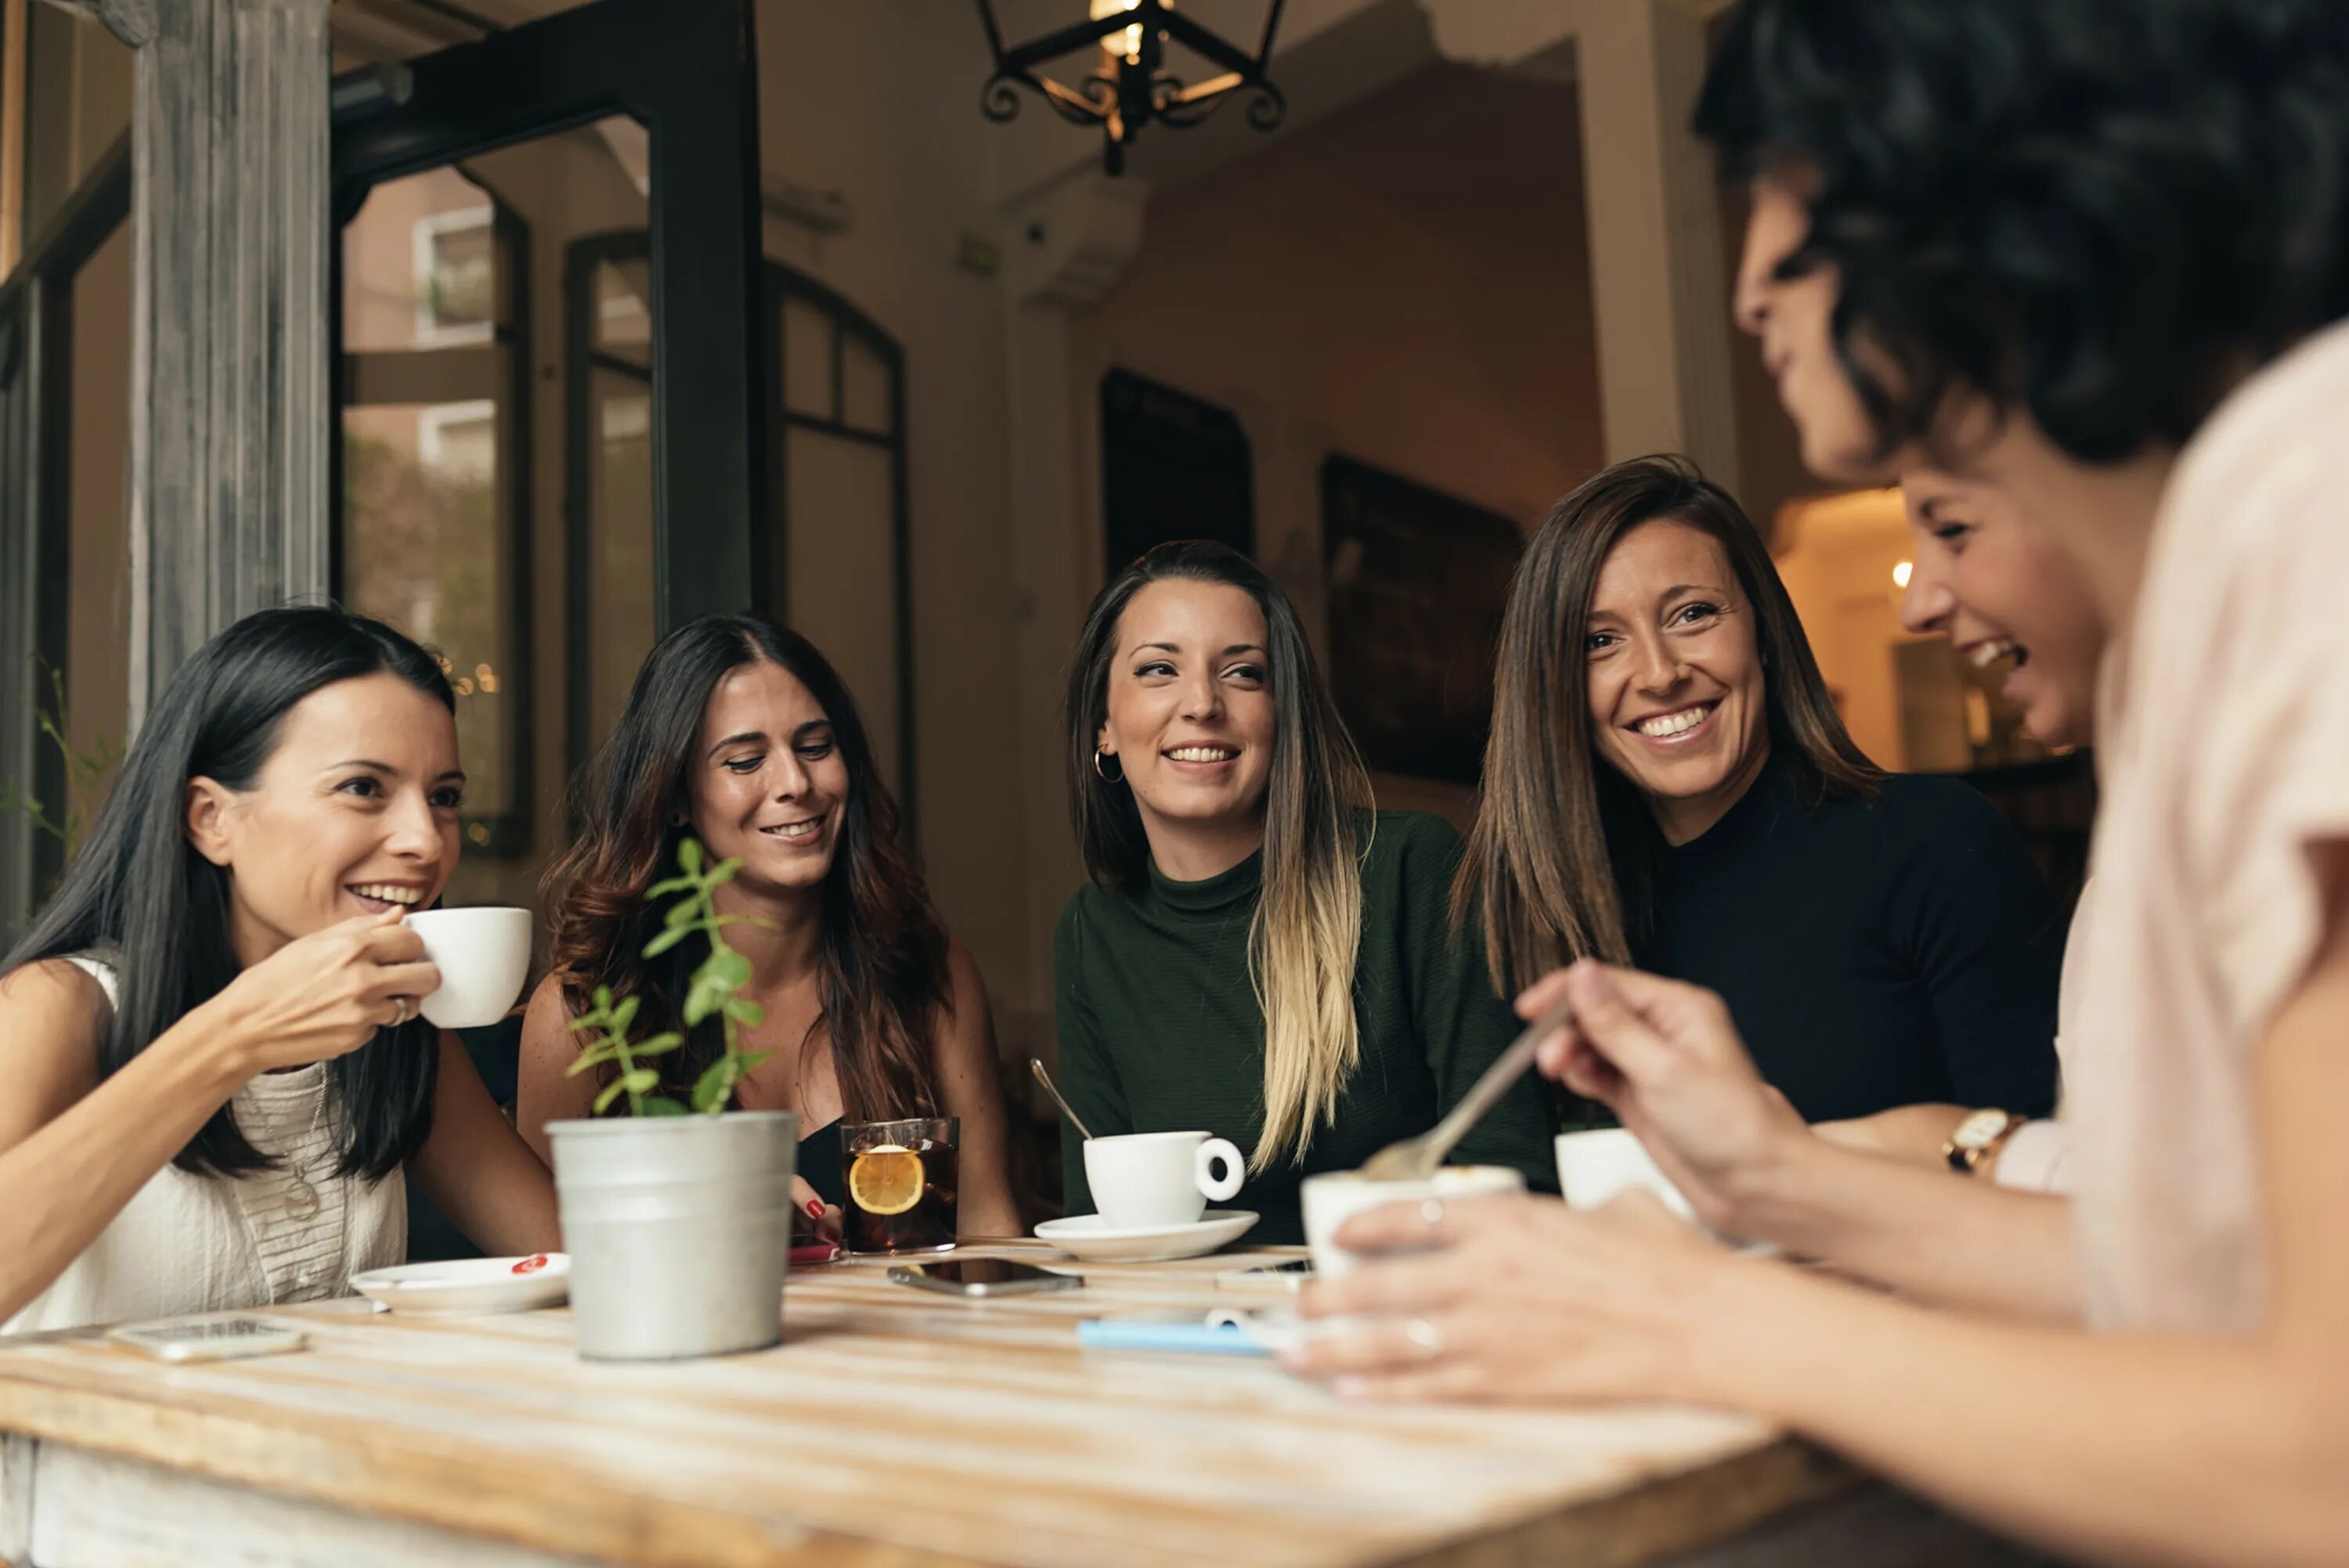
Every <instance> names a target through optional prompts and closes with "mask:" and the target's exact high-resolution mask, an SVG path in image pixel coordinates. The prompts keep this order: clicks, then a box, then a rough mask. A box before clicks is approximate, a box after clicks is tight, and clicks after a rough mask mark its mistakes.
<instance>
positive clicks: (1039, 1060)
mask: <svg viewBox="0 0 2349 1568" xmlns="http://www.w3.org/2000/svg"><path fill="white" fill-rule="evenodd" d="M1028 1065H1029V1066H1030V1068H1034V1069H1035V1073H1036V1081H1037V1082H1038V1083H1040V1084H1042V1085H1043V1086H1044V1092H1045V1093H1046V1094H1049V1095H1050V1096H1051V1097H1052V1103H1053V1104H1054V1105H1057V1106H1059V1107H1060V1108H1061V1115H1062V1116H1065V1117H1067V1118H1068V1119H1070V1120H1071V1122H1073V1123H1075V1124H1076V1129H1077V1130H1078V1131H1079V1132H1080V1133H1082V1134H1083V1135H1084V1137H1085V1139H1086V1140H1087V1141H1089V1142H1090V1141H1091V1140H1092V1133H1090V1132H1086V1131H1085V1124H1084V1120H1083V1119H1082V1118H1081V1117H1080V1116H1078V1115H1077V1113H1076V1112H1075V1111H1073V1110H1071V1109H1069V1102H1068V1101H1067V1100H1065V1099H1061V1091H1060V1090H1059V1089H1057V1088H1053V1087H1052V1075H1051V1074H1050V1073H1048V1072H1046V1071H1045V1070H1044V1058H1043V1057H1029V1058H1028Z"/></svg>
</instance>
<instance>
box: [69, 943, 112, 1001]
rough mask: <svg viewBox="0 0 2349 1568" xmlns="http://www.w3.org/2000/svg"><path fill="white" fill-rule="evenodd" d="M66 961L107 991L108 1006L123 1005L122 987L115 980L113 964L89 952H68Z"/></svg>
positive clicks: (102, 989)
mask: <svg viewBox="0 0 2349 1568" xmlns="http://www.w3.org/2000/svg"><path fill="white" fill-rule="evenodd" d="M66 962H67V963H68V964H70V965H73V966H74V967H75V968H77V969H78V970H80V971H81V972H82V973H83V974H85V975H88V976H89V977H90V978H91V979H93V980H95V981H97V982H98V989H99V990H101V991H103V992H105V993H106V1005H107V1006H109V1007H119V1006H121V1005H122V992H121V987H120V985H119V984H118V983H117V982H116V980H115V977H114V965H111V964H109V963H108V962H107V961H106V960H105V959H103V958H93V957H91V956H90V955H89V954H87V953H68V954H66Z"/></svg>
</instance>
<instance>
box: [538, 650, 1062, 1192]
mask: <svg viewBox="0 0 2349 1568" xmlns="http://www.w3.org/2000/svg"><path fill="white" fill-rule="evenodd" d="M578 817H579V837H578V839H577V841H575V842H574V843H573V845H572V846H571V849H570V850H569V851H568V852H567V853H565V854H564V857H563V859H562V860H561V861H559V862H558V863H557V864H556V865H555V867H554V870H553V871H552V872H550V873H549V874H548V879H547V880H548V882H549V885H550V886H553V887H555V888H557V889H559V890H560V891H559V895H558V898H557V902H556V904H555V910H554V972H553V973H552V974H551V975H548V976H547V978H546V979H545V980H544V981H543V982H542V983H541V984H540V985H539V987H538V990H537V993H536V994H535V995H533V997H532V998H531V1004H530V1011H529V1014H528V1016H527V1017H526V1018H525V1020H524V1022H523V1047H522V1085H521V1099H520V1103H519V1106H518V1108H517V1117H516V1119H517V1120H518V1121H519V1122H520V1123H521V1126H522V1130H523V1136H525V1137H526V1138H528V1139H529V1140H530V1141H531V1144H532V1146H533V1148H535V1149H537V1150H539V1151H540V1153H541V1155H542V1156H544V1155H545V1153H546V1146H547V1134H546V1124H547V1123H548V1122H549V1121H553V1120H558V1119H563V1118H565V1117H580V1116H585V1115H587V1114H588V1112H589V1109H590V1108H591V1106H592V1103H593V1101H594V1099H595V1092H596V1088H597V1085H596V1084H595V1081H594V1080H593V1079H591V1078H588V1077H586V1076H585V1075H581V1076H576V1077H574V1076H573V1075H572V1074H571V1073H570V1072H569V1071H568V1069H569V1068H570V1066H571V1064H572V1063H573V1062H574V1060H575V1059H577V1057H578V1054H579V1041H578V1037H576V1036H575V1035H574V1034H573V1033H572V1031H571V1028H570V1023H571V1020H572V1019H573V1018H574V1017H576V1016H578V1015H579V1014H581V1013H582V1012H584V1011H585V1009H586V1007H587V1005H588V999H589V997H590V996H591V995H593V994H594V992H595V988H596V987H597V986H599V985H602V986H609V987H610V988H611V991H612V995H614V996H615V997H629V996H633V997H635V998H636V999H637V1004H638V1006H637V1012H636V1026H637V1028H638V1029H639V1030H640V1031H641V1032H642V1033H643V1034H646V1035H650V1034H655V1033H658V1032H661V1031H664V1030H667V1029H675V1028H681V1027H682V1025H681V1024H680V1023H679V1022H678V1009H679V1007H680V1006H681V1002H682V998H683V995H684V988H685V983H686V978H687V976H688V975H690V974H691V973H692V972H693V970H694V968H695V967H696V966H697V965H698V964H699V963H700V962H701V960H702V958H703V957H704V956H705V955H706V954H707V952H708V947H707V944H704V943H702V942H701V941H700V939H698V938H696V939H695V940H693V941H690V942H687V943H684V944H680V945H678V946H677V947H674V948H671V949H670V950H669V951H668V952H667V953H665V954H661V955H659V956H658V957H655V958H647V957H645V956H644V950H645V944H647V942H648V941H650V940H651V939H652V937H653V936H654V935H656V934H658V932H659V931H660V930H661V919H662V911H661V909H660V908H659V906H658V905H657V904H655V903H648V902H647V900H646V897H645V890H646V889H647V888H649V887H650V886H652V884H653V883H654V882H657V881H659V880H660V879H661V878H663V877H665V876H667V875H669V874H670V872H672V871H673V869H674V868H675V867H676V865H677V851H678V844H679V843H680V842H682V841H683V840H684V839H685V838H686V837H687V836H688V834H690V835H691V836H692V837H694V838H696V839H698V840H699V841H701V843H702V845H703V846H704V848H705V850H706V851H707V852H708V854H709V858H710V860H711V861H724V860H731V859H736V858H739V859H740V861H741V862H742V868H741V870H740V872H738V873H737V874H736V876H735V878H734V880H733V881H732V882H728V883H727V884H726V885H725V886H724V887H722V888H721V889H719V892H718V895H717V897H718V906H719V913H721V914H727V915H735V916H740V917H746V918H744V919H743V922H742V923H740V924H739V925H736V926H734V927H732V928H731V931H730V935H729V937H728V940H729V941H730V943H731V944H733V945H734V946H735V948H736V949H738V950H739V951H740V952H741V953H742V954H744V955H745V956H746V957H748V958H749V959H750V966H751V977H750V984H749V985H748V986H747V987H745V991H744V994H745V995H747V996H748V997H749V998H750V1000H751V1001H752V1002H755V1003H756V1004H758V1006H760V1008H761V1010H762V1011H763V1013H764V1015H765V1016H764V1017H763V1019H762V1021H761V1023H760V1024H758V1025H757V1026H755V1027H753V1028H750V1029H749V1030H747V1031H745V1038H744V1045H745V1047H746V1048H747V1049H750V1050H754V1051H763V1052H766V1053H768V1057H767V1059H766V1060H765V1061H764V1062H761V1064H759V1065H758V1066H757V1067H755V1068H751V1070H750V1073H749V1074H748V1075H746V1076H745V1077H744V1078H743V1079H742V1082H741V1084H740V1087H739V1088H737V1089H736V1091H735V1092H736V1101H737V1103H738V1104H740V1105H741V1106H743V1107H745V1108H746V1109H761V1110H791V1111H796V1112H798V1113H799V1118H800V1128H801V1131H802V1138H801V1140H800V1157H799V1172H800V1173H799V1175H798V1177H796V1178H795V1179H794V1183H793V1193H794V1196H795V1198H796V1200H797V1202H799V1204H800V1207H801V1208H802V1210H803V1211H804V1212H805V1213H806V1216H807V1223H806V1228H807V1229H809V1230H821V1231H822V1232H823V1233H825V1234H828V1235H833V1236H836V1235H837V1234H838V1233H839V1231H840V1204H841V1199H842V1195H843V1194H842V1173H841V1148H840V1123H841V1122H842V1121H843V1120H853V1121H878V1120H892V1119H897V1118H901V1117H932V1116H953V1117H959V1118H961V1119H962V1142H961V1153H960V1158H959V1178H960V1181H961V1197H960V1206H959V1210H958V1212H957V1222H958V1223H959V1224H960V1226H961V1228H962V1230H963V1231H964V1232H966V1233H972V1234H985V1235H1018V1234H1019V1232H1020V1224H1019V1210H1018V1208H1017V1206H1016V1205H1015V1204H1014V1203H1013V1202H1012V1198H1011V1184H1010V1176H1009V1165H1008V1160H1009V1155H1008V1150H1007V1148H1006V1138H1007V1133H1006V1130H1005V1122H1004V1111H1003V1091H1002V1087H1001V1082H1000V1079H999V1077H998V1073H997V1068H996V1054H995V1027H994V1021H993V1018H992V1017H991V1016H990V1014H989V1012H988V1002H987V987H986V985H985V984H984V983H983V982H982V981H981V980H980V978H979V974H978V965H977V964H976V963H974V962H973V961H972V959H971V956H970V954H969V951H968V949H966V948H965V947H964V946H963V944H961V943H960V942H958V941H956V940H955V939H954V938H952V937H950V936H948V935H947V932H946V928H945V926H944V925H942V924H941V923H939V920H938V916H937V912H936V910H935V909H933V908H932V907H931V905H930V896H929V892H928V890H927V889H926V887H925V886H924V885H923V882H922V875H921V872H920V870H919V869H918V867H917V866H916V864H915V861H914V858H913V856H912V853H911V852H910V851H908V850H907V848H906V846H905V844H904V843H903V842H902V841H901V840H900V838H899V836H898V822H897V804H896V802H895V800H894V799H891V798H890V794H889V790H888V788H887V786H885V784H884V783H883V782H882V780H881V770H880V769H879V767H878V766H877V765H876V764H875V763H874V758H873V748H872V744H871V742H870V741H869V740H868V739H867V738H866V736H865V730H864V720H863V718H862V717H860V716H859V715H858V713H857V709H856V703H855V701H854V698H852V697H851V696H849V693H848V688H847V686H845V685H843V683H842V681H841V678H840V676H838V675H837V674H836V673H835V672H834V671H833V667H832V665H831V663H830V661H828V660H826V659H825V658H824V656H823V655H822V654H821V653H819V652H817V651H816V648H815V645H813V644H812V643H810V642H809V641H808V640H807V639H806V638H805V637H802V636H801V635H799V634H797V633H795V632H788V631H785V630H783V629H782V628H781V627H779V626H775V625H772V624H769V623H767V622H765V621H762V620H760V619H758V618H757V617H755V616H750V615H709V616H704V617H703V618H702V619H700V620H698V621H693V622H689V623H688V624H685V625H683V626H680V627H678V629H677V630H676V631H674V632H671V633H670V634H668V635H667V636H666V637H663V638H662V639H661V640H660V642H659V644H658V645H656V646H655V647H654V649H653V651H652V652H651V653H650V654H649V655H646V658H645V663H644V667H643V668H641V669H639V670H638V671H637V672H636V685H635V686H634V687H633V688H632V689H631V690H630V691H629V693H628V705H627V707H626V709H625V710H624V711H623V712H622V714H621V715H620V722H619V725H618V727H616V728H615V729H614V730H613V732H612V737H611V738H610V739H609V740H607V741H605V743H604V748H603V750H602V751H601V752H600V753H599V754H598V755H597V757H596V758H595V761H594V762H593V763H592V764H591V765H590V767H589V770H588V772H587V774H586V775H585V778H584V779H583V780H582V789H581V791H580V798H579V802H578ZM697 949H698V951H697ZM719 1027H720V1026H719V1020H718V1019H716V1018H710V1019H707V1020H705V1021H704V1022H703V1023H702V1024H701V1025H700V1026H698V1027H696V1028H694V1029H690V1030H687V1031H686V1042H685V1045H684V1047H682V1048H680V1049H678V1050H677V1051H675V1052H673V1053H671V1054H669V1055H667V1056H665V1057H661V1058H659V1059H660V1061H661V1063H662V1064H663V1070H664V1073H665V1074H666V1076H667V1080H668V1081H669V1083H670V1084H671V1085H672V1086H683V1087H689V1086H690V1085H691V1084H692V1083H693V1081H694V1079H695V1078H698V1076H699V1075H700V1073H701V1071H702V1069H703V1068H707V1067H708V1066H709V1063H710V1062H712V1061H714V1060H715V1059H716V1058H717V1056H718V1053H719V1051H720V1050H721V1049H722V1048H723V1041H722V1039H721V1037H720V1034H719Z"/></svg>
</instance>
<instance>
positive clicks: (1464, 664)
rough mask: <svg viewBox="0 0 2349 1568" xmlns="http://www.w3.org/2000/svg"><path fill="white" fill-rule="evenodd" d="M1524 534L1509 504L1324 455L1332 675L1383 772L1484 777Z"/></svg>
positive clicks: (1357, 736) (1350, 723)
mask: <svg viewBox="0 0 2349 1568" xmlns="http://www.w3.org/2000/svg"><path fill="white" fill-rule="evenodd" d="M1523 544H1524V541H1523V540H1522V538H1521V537H1520V536H1519V534H1518V532H1517V528H1516V524H1515V523H1513V522H1511V521H1509V520H1508V519H1507V518H1506V517H1503V516H1502V515H1500V514H1499V513H1498V512H1493V511H1485V509H1484V508H1482V507H1479V506H1475V505H1473V504H1471V503H1470V502H1468V501H1464V500H1460V499H1459V498H1458V497H1456V496H1449V495H1445V494H1444V493H1443V492H1442V491H1440V490H1430V489H1428V488H1427V487H1426V486H1424V485H1421V484H1415V483H1413V481H1412V480H1407V479H1404V478H1402V476H1401V475H1399V474H1391V473H1387V472H1385V471H1384V470H1382V469H1374V468H1372V467H1371V466H1370V465H1369V464H1368V463H1363V462H1358V461H1356V460H1355V459H1352V458H1347V457H1339V456H1332V457H1331V458H1330V459H1329V460H1328V461H1327V462H1325V463H1323V464H1322V466H1321V545H1322V553H1323V560H1324V562H1325V565H1326V568H1327V571H1328V573H1329V583H1330V687H1331V689H1332V691H1333V693H1334V694H1335V696H1336V697H1337V701H1338V710H1339V712H1340V713H1341V714H1343V715H1344V716H1345V719H1346V724H1347V727H1349V728H1350V729H1351V730H1352V731H1353V732H1354V740H1355V743H1356V744H1357V745H1359V746H1360V747H1361V749H1362V759H1363V760H1364V761H1365V762H1367V763H1369V764H1370V765H1371V768H1372V769H1376V770H1378V771H1380V772H1382V773H1397V774H1402V775H1403V776H1404V777H1406V778H1413V779H1441V780H1444V781H1446V782H1450V783H1457V784H1474V783H1475V781H1476V778H1477V774H1478V772H1479V771H1480V770H1481V769H1482V767H1483V765H1484V759H1485V734H1486V732H1487V731H1488V730H1489V729H1490V728H1491V727H1492V722H1493V654H1494V648H1495V644H1496V643H1497V641H1498V639H1499V636H1500V631H1501V612H1502V610H1503V608H1504V607H1505V606H1506V603H1507V602H1508V595H1509V573H1511V572H1513V571H1515V570H1516V564H1517V554H1518V552H1519V551H1520V550H1521V549H1522V548H1523Z"/></svg>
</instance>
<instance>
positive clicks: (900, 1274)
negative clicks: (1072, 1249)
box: [889, 1258, 1085, 1296]
mask: <svg viewBox="0 0 2349 1568" xmlns="http://www.w3.org/2000/svg"><path fill="white" fill-rule="evenodd" d="M889 1277H890V1279H891V1280H893V1281H895V1283H896V1284H909V1285H912V1286H913V1287H914V1288H915V1289H916V1290H934V1291H937V1292H939V1293H941V1294H942V1295H960V1296H993V1295H1033V1294H1035V1293H1036V1292H1038V1291H1046V1290H1076V1289H1078V1288H1080V1287H1081V1286H1082V1285H1083V1284H1084V1283H1085V1276H1084V1275H1082V1274H1061V1272H1059V1271H1058V1270H1056V1269H1040V1268H1038V1267H1036V1266H1035V1265H1034V1264H1015V1263H1011V1262H1009V1261H1007V1260H1005V1259H1002V1258H949V1259H947V1260H946V1261H944V1262H941V1263H935V1264H905V1265H903V1266H901V1267H898V1268H893V1269H891V1270H890V1271H889Z"/></svg>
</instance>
